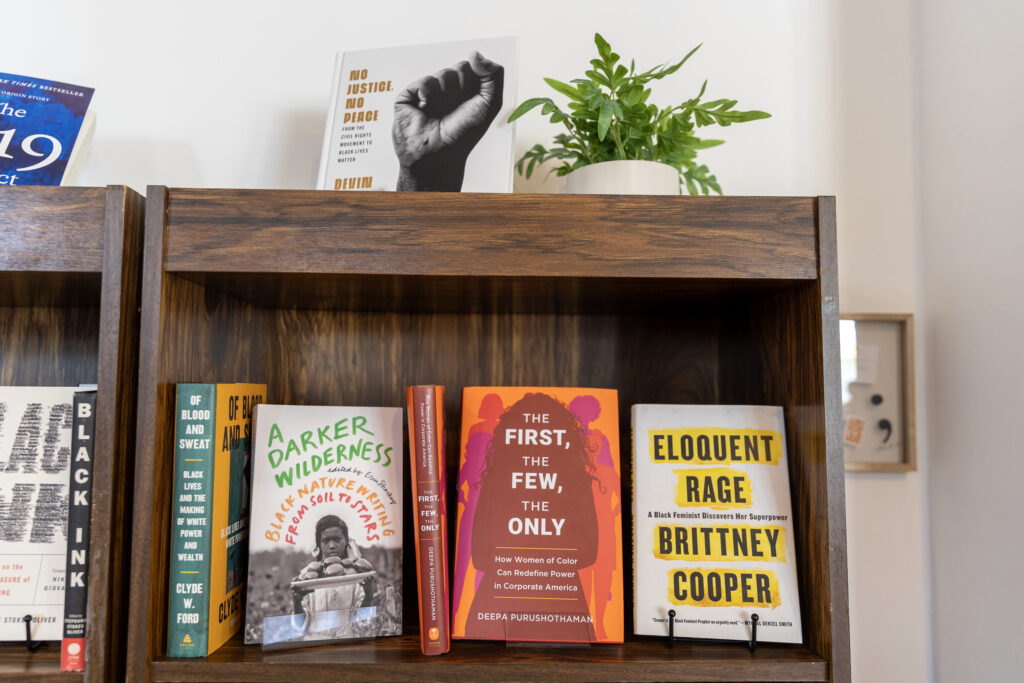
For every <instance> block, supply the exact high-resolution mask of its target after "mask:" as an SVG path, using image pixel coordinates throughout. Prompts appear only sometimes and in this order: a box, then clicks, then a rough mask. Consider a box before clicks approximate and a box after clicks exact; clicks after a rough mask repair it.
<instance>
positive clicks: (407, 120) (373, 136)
mask: <svg viewBox="0 0 1024 683" xmlns="http://www.w3.org/2000/svg"><path fill="white" fill-rule="evenodd" d="M516 50H517V48H516V39H515V38H492V39H482V40H469V41H458V42H450V43H436V44H429V45H414V46H408V47H395V48H380V49H374V50H361V51H357V52H350V51H347V52H344V53H342V54H339V55H338V58H337V60H336V63H335V69H334V84H333V90H332V94H331V106H330V112H329V114H328V116H327V126H326V130H325V132H324V143H323V151H322V153H321V157H320V175H319V182H318V185H317V187H318V189H321V190H401V191H413V192H459V191H463V192H511V191H512V166H513V159H512V154H513V143H514V125H513V124H511V123H508V122H507V119H508V116H509V114H511V113H512V109H513V108H514V107H515V105H516V102H515V99H516V79H517V70H516V60H517V52H516Z"/></svg>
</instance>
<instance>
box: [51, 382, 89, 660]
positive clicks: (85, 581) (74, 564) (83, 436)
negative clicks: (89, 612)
mask: <svg viewBox="0 0 1024 683" xmlns="http://www.w3.org/2000/svg"><path fill="white" fill-rule="evenodd" d="M72 430H73V431H72V435H71V454H72V458H71V486H70V488H69V490H68V496H69V501H68V552H67V567H66V570H65V573H64V640H63V642H62V643H61V655H60V668H61V671H84V670H85V625H86V606H87V604H88V600H87V598H88V594H87V591H88V588H89V520H90V518H91V504H92V463H93V455H94V452H95V440H96V392H95V391H79V392H76V393H75V402H74V421H73V423H72Z"/></svg>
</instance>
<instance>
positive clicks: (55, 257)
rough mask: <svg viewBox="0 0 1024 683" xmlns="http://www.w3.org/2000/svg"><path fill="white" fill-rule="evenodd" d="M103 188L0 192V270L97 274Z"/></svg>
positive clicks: (27, 189) (14, 189)
mask: <svg viewBox="0 0 1024 683" xmlns="http://www.w3.org/2000/svg"><path fill="white" fill-rule="evenodd" d="M106 193H107V190H106V188H103V187H26V188H4V190H3V191H0V215H2V216H3V221H0V244H2V245H3V248H2V249H0V271H42V272H58V273H60V272H65V273H97V274H98V273H100V272H102V270H103V239H102V238H103V225H104V219H105V213H106Z"/></svg>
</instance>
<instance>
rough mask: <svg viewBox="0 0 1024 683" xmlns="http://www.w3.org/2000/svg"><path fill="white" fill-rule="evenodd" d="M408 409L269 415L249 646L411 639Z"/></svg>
mask: <svg viewBox="0 0 1024 683" xmlns="http://www.w3.org/2000/svg"><path fill="white" fill-rule="evenodd" d="M403 431H404V430H403V420H402V409H401V408H361V407H351V406H298V405H261V406H259V408H258V409H257V411H256V423H255V439H256V441H255V445H254V447H253V448H254V451H253V458H254V459H253V514H252V526H251V528H252V535H251V537H250V541H249V589H248V590H249V592H248V599H247V606H246V623H245V642H246V643H247V644H251V643H262V644H263V646H264V647H301V646H304V645H309V644H312V643H316V642H322V641H331V640H344V639H350V638H371V637H376V636H389V635H400V634H401V632H402V504H403V496H402V469H403V462H404V460H405V458H404V451H403V443H402V434H403Z"/></svg>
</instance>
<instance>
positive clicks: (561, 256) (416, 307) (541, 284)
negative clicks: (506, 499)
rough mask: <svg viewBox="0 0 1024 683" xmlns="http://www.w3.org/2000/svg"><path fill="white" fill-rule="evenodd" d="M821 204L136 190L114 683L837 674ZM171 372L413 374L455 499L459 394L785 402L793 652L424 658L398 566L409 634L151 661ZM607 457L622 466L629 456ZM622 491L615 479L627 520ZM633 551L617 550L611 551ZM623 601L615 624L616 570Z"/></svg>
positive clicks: (502, 647) (328, 378)
mask: <svg viewBox="0 0 1024 683" xmlns="http://www.w3.org/2000/svg"><path fill="white" fill-rule="evenodd" d="M834 216H835V203H834V200H833V199H832V198H828V197H823V198H788V197H786V198H783V197H773V198H747V197H744V198H740V197H729V198H689V197H610V196H570V195H485V194H440V193H439V194H431V193H372V192H366V193H331V192H299V191H261V190H189V189H167V188H164V187H151V188H149V191H148V194H147V208H146V237H145V242H146V244H145V256H144V263H145V265H144V273H143V296H142V323H141V330H142V331H141V345H140V380H139V404H138V405H139V407H138V410H139V430H138V443H137V449H136V456H137V464H136V480H135V510H134V515H133V530H132V534H133V545H132V578H131V613H130V618H129V627H128V634H127V640H128V663H127V666H128V669H127V675H128V678H129V679H130V680H145V679H147V678H148V679H151V680H155V681H179V680H180V681H185V680H187V681H192V680H194V681H204V680H208V681H228V680H247V681H272V680H273V681H278V680H296V681H297V680H329V679H334V678H336V677H338V676H340V675H347V676H352V677H355V678H358V679H388V680H406V679H416V680H433V679H535V680H552V679H558V680H563V679H564V680H630V679H633V680H694V681H703V680H736V679H739V680H765V681H768V680H790V681H793V680H797V681H847V680H849V677H850V665H849V635H848V608H847V588H846V536H845V512H844V500H843V462H842V456H843V453H842V442H841V405H840V399H839V389H840V385H839V341H838V339H839V337H838V320H839V315H838V303H837V300H836V254H835V218H834ZM184 381H191V382H215V381H219V382H229V381H254V382H266V383H267V385H268V394H269V396H268V399H269V400H270V401H271V402H279V403H297V404H349V405H395V406H398V405H403V404H404V399H403V396H404V389H405V387H406V386H407V385H409V384H417V383H436V384H443V385H445V386H446V387H447V388H448V392H449V401H448V405H447V406H446V421H447V425H448V430H449V431H448V434H447V435H446V436H447V439H446V441H447V452H446V457H447V459H448V465H449V471H450V472H451V473H452V476H451V477H450V481H449V487H450V493H449V499H450V500H455V498H454V497H453V494H454V491H453V490H452V487H453V486H454V481H455V478H454V472H455V471H456V466H457V462H458V452H457V451H458V438H457V432H458V425H459V416H460V413H459V399H458V397H459V394H460V390H461V388H462V387H463V386H468V385H481V384H484V385H486V384H492V385H501V384H508V385H541V386H599V387H600V386H604V387H613V388H617V389H618V390H619V393H620V399H621V400H620V408H621V410H620V415H621V416H622V417H621V423H620V430H621V431H620V436H621V437H622V443H623V444H628V443H629V423H628V420H629V410H628V406H629V405H631V404H633V403H639V402H645V403H753V404H774V405H781V406H784V408H785V415H786V427H787V442H788V443H789V447H790V450H791V454H790V456H791V457H790V480H791V484H792V493H793V511H794V518H795V533H796V547H797V555H798V563H797V569H798V572H799V580H800V598H801V605H802V617H803V628H804V644H803V645H799V646H786V645H762V646H761V647H759V648H758V649H757V651H756V652H753V653H751V652H749V651H748V650H747V649H746V648H745V647H743V646H741V645H735V644H727V643H700V644H697V643H678V644H677V645H676V647H674V648H671V649H670V648H669V647H668V645H667V644H665V643H663V642H660V641H658V640H656V639H652V638H636V637H632V636H627V642H626V643H624V644H622V645H612V646H607V645H595V646H591V647H540V646H537V645H524V646H518V645H506V644H505V643H490V642H474V641H455V642H454V643H453V647H452V652H451V654H449V655H447V656H444V657H434V658H425V657H422V656H421V655H420V653H419V646H418V644H417V642H418V641H417V639H416V637H415V635H414V634H415V633H416V628H417V627H416V621H417V619H416V598H415V593H414V591H415V589H414V585H415V584H414V582H413V581H412V580H406V581H404V585H405V587H406V594H405V596H404V598H405V606H406V607H405V625H406V633H407V634H409V635H406V636H403V637H400V638H384V639H377V640H372V641H364V642H359V643H350V644H340V645H326V646H320V647H315V648H306V649H302V650H296V651H268V652H264V651H262V650H261V649H260V648H259V647H256V646H244V645H242V644H241V643H240V642H239V641H237V640H236V641H233V642H231V643H229V644H228V645H226V646H225V647H223V648H221V649H220V650H218V651H217V652H215V653H214V654H212V655H211V656H209V657H206V658H194V659H173V658H168V657H167V656H166V642H165V641H166V633H167V624H166V618H167V589H168V565H169V546H170V544H169V538H168V534H169V530H170V519H169V513H170V492H171V486H172V466H173V438H172V435H173V427H174V421H173V415H172V412H173V400H174V384H175V383H177V382H184ZM622 461H623V476H624V479H625V481H627V482H628V481H629V476H630V467H629V457H628V449H627V450H624V456H623V458H622ZM630 495H631V494H630V492H629V486H628V485H627V486H624V487H623V496H624V506H623V507H624V510H625V513H624V519H623V524H624V529H626V530H628V529H629V528H631V524H632V520H631V518H630V516H629V509H630V505H631V500H630ZM452 519H454V515H452ZM409 537H411V530H407V538H409ZM629 537H630V534H629V533H628V531H626V533H624V538H626V539H628V538H629ZM627 543H628V541H627ZM407 550H408V551H409V552H408V553H407V556H406V558H405V564H406V568H407V570H408V571H409V572H414V563H413V561H412V558H411V552H412V548H411V544H407ZM624 557H625V558H626V566H627V567H628V566H629V563H630V559H629V558H630V557H631V548H630V547H628V546H627V547H626V548H624ZM625 595H626V596H627V613H626V623H627V627H626V631H627V633H628V632H629V631H630V630H631V629H630V626H631V623H632V614H631V597H630V596H631V595H632V579H631V577H630V576H629V572H628V571H627V576H626V586H625Z"/></svg>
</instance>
